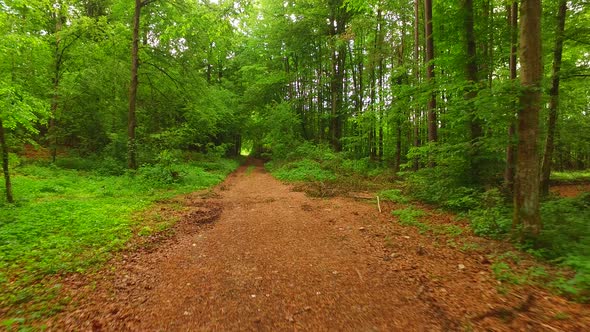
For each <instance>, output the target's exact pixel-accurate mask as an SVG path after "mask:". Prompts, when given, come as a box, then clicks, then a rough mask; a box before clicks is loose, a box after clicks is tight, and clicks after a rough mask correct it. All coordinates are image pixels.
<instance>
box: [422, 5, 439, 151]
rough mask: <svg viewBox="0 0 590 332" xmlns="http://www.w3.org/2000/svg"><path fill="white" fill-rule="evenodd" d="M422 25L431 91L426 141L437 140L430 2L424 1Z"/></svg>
mask: <svg viewBox="0 0 590 332" xmlns="http://www.w3.org/2000/svg"><path fill="white" fill-rule="evenodd" d="M424 24H425V35H426V58H425V59H424V62H426V64H427V67H426V80H427V81H428V84H429V85H430V88H431V89H432V93H431V96H430V100H429V101H428V141H429V142H436V141H437V140H438V124H437V120H436V91H435V89H434V62H433V60H434V37H433V35H432V0H424Z"/></svg>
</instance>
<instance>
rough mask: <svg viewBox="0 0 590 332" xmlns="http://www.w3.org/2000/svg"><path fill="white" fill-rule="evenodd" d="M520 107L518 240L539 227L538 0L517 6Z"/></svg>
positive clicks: (516, 194) (516, 187)
mask: <svg viewBox="0 0 590 332" xmlns="http://www.w3.org/2000/svg"><path fill="white" fill-rule="evenodd" d="M520 17H521V24H520V83H521V86H522V87H521V89H522V92H521V95H520V109H519V113H518V149H517V155H516V157H517V161H516V174H515V177H514V180H515V183H514V217H513V229H514V231H515V232H516V235H517V236H518V238H519V239H520V240H524V239H525V238H528V237H536V236H538V235H539V232H540V231H541V218H540V212H539V181H540V178H539V175H540V173H539V159H538V151H537V150H538V149H537V143H538V138H539V110H540V108H541V79H542V78H543V62H542V59H541V56H542V53H541V0H523V1H522V4H521V8H520Z"/></svg>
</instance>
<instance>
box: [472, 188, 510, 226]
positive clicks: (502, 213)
mask: <svg viewBox="0 0 590 332" xmlns="http://www.w3.org/2000/svg"><path fill="white" fill-rule="evenodd" d="M479 202H480V206H479V208H477V209H474V210H471V211H469V213H468V217H469V221H470V222H471V228H472V229H473V232H474V233H475V234H476V235H480V236H487V237H492V238H501V237H503V236H505V235H506V234H508V233H509V232H510V229H511V227H512V219H511V210H510V207H508V206H506V204H504V198H503V197H502V194H501V193H500V191H499V190H498V189H490V190H488V191H485V192H483V193H482V194H481V195H479Z"/></svg>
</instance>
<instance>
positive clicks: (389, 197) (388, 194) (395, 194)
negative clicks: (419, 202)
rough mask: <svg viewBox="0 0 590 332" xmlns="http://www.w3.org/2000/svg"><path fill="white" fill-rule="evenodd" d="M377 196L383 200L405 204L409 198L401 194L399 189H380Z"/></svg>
mask: <svg viewBox="0 0 590 332" xmlns="http://www.w3.org/2000/svg"><path fill="white" fill-rule="evenodd" d="M377 196H379V198H380V199H382V200H384V201H391V202H394V203H401V204H406V203H408V202H409V201H410V200H409V199H408V198H407V197H406V196H404V195H403V193H402V191H401V190H400V189H388V190H382V191H380V192H379V193H378V194H377Z"/></svg>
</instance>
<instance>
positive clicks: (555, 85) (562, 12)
mask: <svg viewBox="0 0 590 332" xmlns="http://www.w3.org/2000/svg"><path fill="white" fill-rule="evenodd" d="M566 12H567V1H566V0H560V3H559V12H558V14H557V29H556V32H555V49H554V50H553V72H552V75H551V90H550V91H549V119H548V124H547V139H546V141H545V153H544V155H543V166H542V168H541V194H542V195H548V194H549V177H550V176H551V163H552V161H553V150H554V148H555V127H556V123H557V109H558V107H559V81H560V70H561V55H562V53H563V32H564V29H565V16H566Z"/></svg>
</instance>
